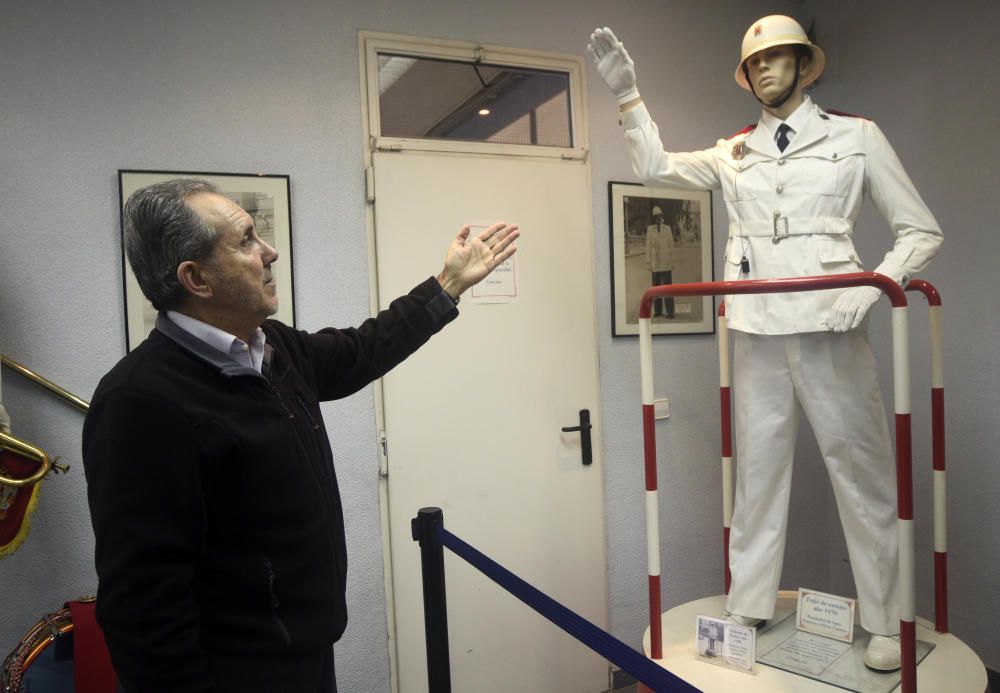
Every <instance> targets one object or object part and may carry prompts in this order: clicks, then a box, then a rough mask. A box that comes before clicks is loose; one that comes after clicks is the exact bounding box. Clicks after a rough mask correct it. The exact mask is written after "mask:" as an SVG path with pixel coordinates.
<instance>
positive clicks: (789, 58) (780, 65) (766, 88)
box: [746, 46, 809, 102]
mask: <svg viewBox="0 0 1000 693" xmlns="http://www.w3.org/2000/svg"><path fill="white" fill-rule="evenodd" d="M808 65H809V61H808V60H807V59H805V58H803V60H802V68H801V69H802V70H803V71H805V70H807V69H808ZM746 66H747V70H748V72H749V78H750V84H752V85H753V88H754V92H756V94H757V96H758V97H759V98H761V99H763V100H764V101H765V102H766V101H770V100H772V99H776V98H778V97H780V96H781V95H782V94H784V93H785V92H786V91H788V89H789V88H790V87H791V86H792V82H793V81H794V80H795V49H793V48H792V47H791V46H772V47H771V48H765V49H764V50H762V51H757V52H756V53H754V54H753V55H751V56H750V57H749V58H747V61H746Z"/></svg>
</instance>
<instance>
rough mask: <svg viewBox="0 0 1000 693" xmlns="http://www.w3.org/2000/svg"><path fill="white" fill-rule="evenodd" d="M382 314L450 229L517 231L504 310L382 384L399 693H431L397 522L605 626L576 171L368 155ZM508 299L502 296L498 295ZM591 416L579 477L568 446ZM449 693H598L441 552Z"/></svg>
mask: <svg viewBox="0 0 1000 693" xmlns="http://www.w3.org/2000/svg"><path fill="white" fill-rule="evenodd" d="M373 163H374V178H375V245H376V262H377V274H378V292H379V297H380V303H381V307H382V308H384V307H386V305H388V303H389V301H391V300H392V299H393V298H395V297H396V296H398V295H400V294H402V293H404V292H406V291H408V290H409V289H410V288H411V286H412V285H413V284H414V283H416V281H419V280H420V279H421V278H422V277H421V276H420V273H422V272H431V271H434V272H436V271H437V270H438V269H439V268H440V266H441V264H442V260H443V254H444V250H445V248H446V245H447V243H448V242H449V240H450V238H451V237H452V236H453V235H454V233H456V232H457V231H458V229H459V228H460V226H461V225H462V224H463V223H473V224H475V223H482V224H486V223H490V222H492V221H495V220H506V221H512V222H516V223H518V224H519V225H520V227H521V229H522V236H521V238H520V239H519V241H518V247H519V250H518V253H517V255H516V256H515V258H514V260H513V262H514V263H515V267H514V275H515V276H514V281H513V282H512V283H513V285H514V286H516V296H514V297H512V298H509V299H507V301H506V302H500V303H488V302H479V301H477V299H476V298H475V297H474V296H472V295H471V292H467V293H466V296H465V297H463V299H462V302H461V304H460V306H459V308H460V311H461V315H460V316H459V317H458V319H457V320H455V321H454V322H453V323H451V324H450V325H448V326H447V327H446V328H445V329H444V330H443V331H442V332H441V333H440V334H438V335H437V336H436V337H434V338H433V339H432V340H431V341H430V342H429V343H428V344H427V345H425V346H424V347H423V348H422V349H421V350H420V351H419V352H418V353H416V354H415V355H414V356H412V357H411V358H410V359H409V360H407V361H406V362H405V363H404V364H402V365H401V366H400V367H398V368H397V369H396V370H394V371H393V372H392V373H390V374H389V375H387V376H386V377H385V378H384V379H383V385H382V386H383V402H384V422H385V424H384V425H385V432H386V437H387V444H388V506H389V527H390V531H389V535H390V545H391V558H392V582H391V584H392V590H393V601H394V604H395V625H396V645H397V667H398V674H399V690H400V691H401V692H402V693H419V692H421V691H426V690H427V673H426V661H425V649H424V629H423V610H422V609H423V607H422V596H421V573H420V562H419V550H418V546H417V544H416V543H415V542H414V541H413V540H412V538H411V535H410V519H411V518H413V517H414V516H415V515H416V513H417V511H418V510H419V509H420V508H421V507H425V506H438V507H440V508H442V509H443V511H444V523H445V527H446V528H447V529H448V530H449V531H451V532H453V533H454V534H456V535H458V536H459V537H461V538H462V539H464V540H465V541H467V542H468V543H470V544H472V545H473V546H475V547H476V548H478V549H479V550H481V551H483V552H484V553H486V554H487V555H489V556H490V557H492V558H493V559H494V560H496V561H497V562H499V563H500V564H502V565H504V566H505V567H507V568H508V569H510V570H512V571H513V572H514V573H516V574H517V575H519V576H520V577H522V578H524V579H525V580H527V581H528V582H529V583H531V584H533V585H535V586H536V587H538V588H539V589H541V590H542V591H543V592H545V593H547V594H548V595H550V596H551V597H553V598H555V599H556V600H558V601H560V602H562V603H563V604H565V605H566V606H568V607H569V608H571V609H573V610H574V611H576V612H577V613H579V614H581V615H582V616H584V617H585V618H587V619H589V620H590V621H592V622H593V623H595V624H597V625H599V626H600V627H602V628H605V629H606V628H607V571H606V560H605V556H606V552H605V539H604V494H603V478H604V470H603V463H602V459H601V421H600V398H599V395H598V374H597V345H596V325H595V304H594V301H595V296H594V261H593V223H592V219H591V211H590V210H591V201H590V176H589V170H588V165H587V164H586V163H584V162H583V161H579V160H569V161H563V160H559V159H551V158H550V159H535V158H528V157H509V156H508V157H504V156H490V155H462V154H446V153H431V152H415V151H402V152H385V153H375V154H374V159H373ZM509 286H510V285H508V288H509ZM581 409H588V410H590V415H591V421H592V423H593V425H594V428H593V430H592V432H591V433H592V440H593V463H592V464H591V465H589V466H584V465H583V464H582V460H581V445H580V435H579V434H578V433H563V432H562V431H561V430H560V429H561V428H562V427H564V426H575V425H577V424H578V422H579V411H580V410H581ZM445 554H446V558H445V570H446V573H447V600H448V623H449V636H450V644H451V648H450V653H451V671H452V690H455V691H463V692H466V691H468V692H471V691H475V692H476V693H491V692H492V691H496V692H498V693H499V692H501V691H502V692H504V693H507V692H509V691H532V692H545V691H557V692H558V693H575V692H579V693H597V692H598V691H603V690H605V689H606V687H607V662H606V661H604V660H602V659H601V658H600V657H598V656H597V655H596V654H594V653H593V652H592V651H591V650H589V649H587V648H586V647H585V646H583V645H582V644H580V643H579V642H577V641H576V640H574V639H573V638H571V637H570V636H568V635H567V634H565V633H564V632H563V631H562V630H560V629H559V628H557V627H556V626H555V625H553V624H551V623H549V622H548V621H546V620H545V619H544V618H542V617H541V616H540V615H538V614H537V613H536V612H534V611H532V610H531V609H529V608H528V607H527V606H526V605H524V604H523V603H521V602H520V601H518V600H517V599H516V598H515V597H513V596H512V595H510V594H508V593H507V592H505V591H504V590H502V589H501V588H500V587H498V586H497V585H496V584H495V583H493V582H492V581H490V580H489V579H487V578H486V577H485V576H484V575H482V574H481V573H479V572H478V571H476V570H475V569H473V568H472V567H471V566H469V565H468V564H467V563H465V562H464V561H462V560H461V559H459V558H458V557H456V556H454V555H453V554H451V553H450V552H449V551H447V550H446V551H445Z"/></svg>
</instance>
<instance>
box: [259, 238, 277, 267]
mask: <svg viewBox="0 0 1000 693" xmlns="http://www.w3.org/2000/svg"><path fill="white" fill-rule="evenodd" d="M260 245H261V253H260V254H261V258H262V259H263V260H264V264H265V265H269V264H271V263H272V262H276V261H277V259H278V251H277V250H275V249H274V246H272V245H271V244H270V243H268V242H267V241H265V240H263V239H261V242H260Z"/></svg>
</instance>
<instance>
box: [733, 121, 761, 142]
mask: <svg viewBox="0 0 1000 693" xmlns="http://www.w3.org/2000/svg"><path fill="white" fill-rule="evenodd" d="M756 129H757V123H751V124H750V125H747V126H746V127H745V128H743V129H742V130H740V131H739V132H734V133H733V134H732V135H730V136H729V137H727V138H726V139H727V140H731V139H733V138H734V137H736V136H738V135H745V134H747V133H748V132H753V131H754V130H756Z"/></svg>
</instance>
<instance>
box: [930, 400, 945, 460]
mask: <svg viewBox="0 0 1000 693" xmlns="http://www.w3.org/2000/svg"><path fill="white" fill-rule="evenodd" d="M931 445H932V446H933V447H934V469H936V470H938V471H939V472H943V471H944V388H943V387H932V388H931Z"/></svg>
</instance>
